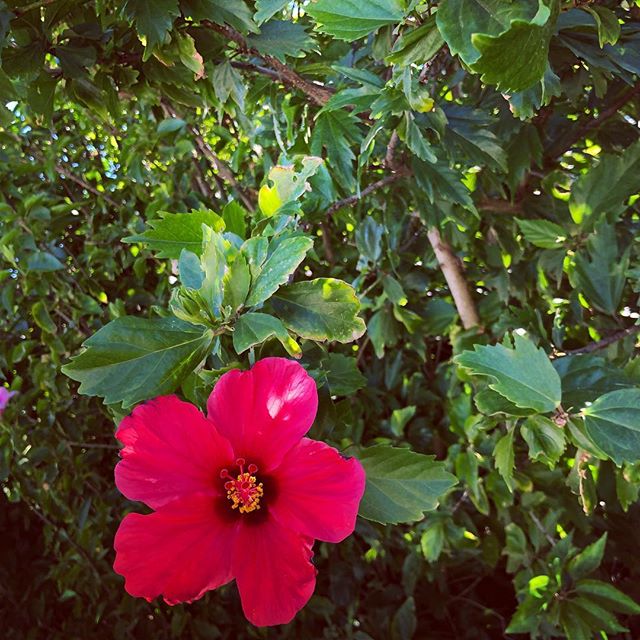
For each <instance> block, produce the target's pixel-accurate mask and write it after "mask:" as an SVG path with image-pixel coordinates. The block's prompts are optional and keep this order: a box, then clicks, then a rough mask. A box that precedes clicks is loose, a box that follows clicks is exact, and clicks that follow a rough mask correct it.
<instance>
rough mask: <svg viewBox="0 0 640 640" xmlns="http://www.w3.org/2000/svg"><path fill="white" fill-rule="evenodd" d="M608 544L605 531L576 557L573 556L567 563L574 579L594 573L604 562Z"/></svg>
mask: <svg viewBox="0 0 640 640" xmlns="http://www.w3.org/2000/svg"><path fill="white" fill-rule="evenodd" d="M606 546H607V533H606V532H605V533H604V534H603V535H602V536H601V537H600V538H598V540H596V541H595V542H594V543H593V544H590V545H589V546H588V547H585V548H584V549H583V550H582V551H581V552H580V553H579V554H578V555H577V556H575V558H572V559H571V560H570V562H569V564H568V565H567V570H568V571H569V573H570V574H571V577H572V578H573V579H574V580H579V579H580V578H584V577H585V576H587V575H589V574H590V573H593V572H594V571H595V570H596V569H597V568H598V567H599V566H600V563H601V562H602V558H603V557H604V549H605V547H606Z"/></svg>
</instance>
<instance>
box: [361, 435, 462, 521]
mask: <svg viewBox="0 0 640 640" xmlns="http://www.w3.org/2000/svg"><path fill="white" fill-rule="evenodd" d="M358 458H359V459H360V462H362V466H363V467H364V469H365V472H366V474H367V487H366V490H365V494H364V497H363V498H362V502H361V503H360V512H359V513H360V515H361V516H362V517H363V518H367V519H368V520H375V521H376V522H381V523H382V524H390V523H391V524H395V523H398V522H415V521H417V520H421V519H422V518H423V517H424V512H425V511H432V510H433V509H435V508H436V507H437V506H438V500H439V499H440V498H441V497H442V496H443V495H444V494H445V493H446V492H447V491H449V489H451V488H452V487H453V486H454V485H455V484H456V482H457V480H456V478H455V476H453V475H451V474H450V473H447V471H445V466H444V464H443V463H442V462H435V461H434V459H433V456H425V455H422V454H419V453H414V452H413V451H410V450H409V449H397V448H394V447H388V446H384V445H379V446H376V447H369V448H367V449H361V450H360V451H359V453H358Z"/></svg>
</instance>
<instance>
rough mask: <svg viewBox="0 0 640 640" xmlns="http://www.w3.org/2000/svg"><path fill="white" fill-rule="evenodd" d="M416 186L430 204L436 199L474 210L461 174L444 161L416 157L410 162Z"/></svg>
mask: <svg viewBox="0 0 640 640" xmlns="http://www.w3.org/2000/svg"><path fill="white" fill-rule="evenodd" d="M412 165H413V170H414V174H415V178H416V182H417V184H418V186H419V187H420V188H421V189H422V191H424V193H425V195H426V196H427V198H428V199H429V202H431V204H433V203H435V201H436V199H442V200H448V201H450V202H456V203H459V204H461V205H462V206H463V207H464V208H465V209H468V210H469V211H475V210H476V209H475V205H474V204H473V200H472V199H471V194H470V193H469V190H468V189H467V187H465V186H464V184H463V183H462V176H461V175H460V174H459V173H458V172H457V171H455V170H454V169H451V168H450V167H449V165H448V164H446V163H445V162H442V161H440V162H438V163H437V164H431V163H429V162H424V161H423V160H419V159H417V158H414V159H413V162H412Z"/></svg>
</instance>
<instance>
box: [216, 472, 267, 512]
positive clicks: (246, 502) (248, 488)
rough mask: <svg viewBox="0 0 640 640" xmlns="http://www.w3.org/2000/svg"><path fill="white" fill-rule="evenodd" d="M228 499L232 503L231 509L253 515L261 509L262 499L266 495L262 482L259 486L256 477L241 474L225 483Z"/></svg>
mask: <svg viewBox="0 0 640 640" xmlns="http://www.w3.org/2000/svg"><path fill="white" fill-rule="evenodd" d="M224 486H225V489H226V490H227V499H228V500H230V501H231V508H232V509H238V511H239V512H240V513H251V512H252V511H256V510H257V509H259V508H260V498H261V497H262V496H263V495H264V488H263V485H262V482H260V483H259V484H258V481H257V479H256V477H255V476H252V475H251V474H250V473H246V472H245V473H241V474H240V475H239V476H237V477H236V479H235V480H229V482H226V483H225V485H224Z"/></svg>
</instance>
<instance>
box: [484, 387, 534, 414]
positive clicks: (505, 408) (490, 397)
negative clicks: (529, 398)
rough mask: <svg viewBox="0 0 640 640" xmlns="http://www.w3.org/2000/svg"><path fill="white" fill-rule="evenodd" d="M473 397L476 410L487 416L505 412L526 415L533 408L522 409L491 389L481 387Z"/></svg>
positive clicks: (531, 411)
mask: <svg viewBox="0 0 640 640" xmlns="http://www.w3.org/2000/svg"><path fill="white" fill-rule="evenodd" d="M473 399H474V402H475V403H476V407H478V411H480V413H484V414H485V415H487V416H495V415H496V414H498V413H505V414H507V415H510V416H528V415H531V414H532V413H534V410H533V409H522V408H520V407H518V406H516V405H515V404H513V402H509V400H507V399H506V398H505V397H504V396H502V395H500V394H499V393H497V392H496V391H494V390H493V389H483V390H482V391H480V392H479V393H476V395H475V396H474V398H473Z"/></svg>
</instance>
